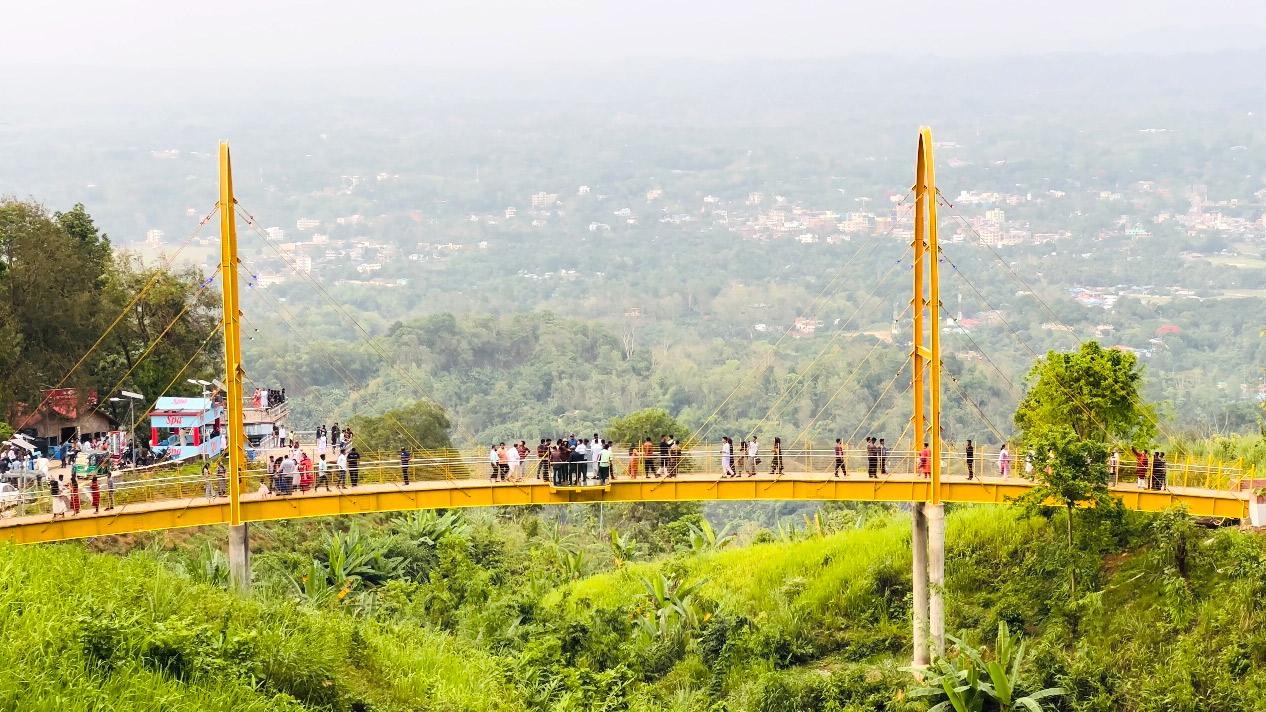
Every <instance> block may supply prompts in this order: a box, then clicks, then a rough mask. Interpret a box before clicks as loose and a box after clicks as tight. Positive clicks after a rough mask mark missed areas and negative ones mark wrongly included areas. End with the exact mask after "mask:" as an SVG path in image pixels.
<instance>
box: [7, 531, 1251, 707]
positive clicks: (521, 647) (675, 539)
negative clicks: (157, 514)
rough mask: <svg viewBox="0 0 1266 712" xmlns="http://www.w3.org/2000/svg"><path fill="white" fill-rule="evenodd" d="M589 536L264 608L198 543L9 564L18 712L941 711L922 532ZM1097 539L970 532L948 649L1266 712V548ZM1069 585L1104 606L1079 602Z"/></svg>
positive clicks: (297, 587) (372, 576)
mask: <svg viewBox="0 0 1266 712" xmlns="http://www.w3.org/2000/svg"><path fill="white" fill-rule="evenodd" d="M590 513H592V510H584V509H582V508H577V509H574V510H571V511H568V512H565V513H564V514H565V516H564V517H563V520H561V521H560V520H556V519H555V516H556V515H557V514H558V513H557V512H555V511H553V510H545V511H542V512H532V511H529V510H516V511H514V512H503V513H498V514H495V515H494V514H493V513H492V512H491V511H489V512H483V513H479V512H475V513H470V514H468V515H445V516H435V515H431V514H418V515H410V516H408V517H400V518H397V519H395V520H387V519H385V518H376V519H370V520H362V522H361V524H360V525H358V526H357V527H356V528H355V529H353V530H348V531H336V532H329V531H327V530H325V529H324V527H327V526H330V523H313V522H306V523H294V524H283V525H277V526H275V527H274V528H271V529H264V530H262V531H261V532H259V533H258V534H257V545H258V549H259V550H260V553H259V555H258V557H257V561H256V577H257V581H258V583H257V587H256V594H255V595H254V597H253V598H252V599H250V600H242V599H239V598H237V597H235V596H232V595H230V594H228V593H227V592H225V591H223V590H222V589H221V588H219V587H218V586H216V585H215V582H217V581H222V580H223V571H222V566H221V563H222V562H220V561H219V559H218V557H217V556H215V555H213V554H209V553H208V552H207V551H200V550H199V548H198V546H197V541H196V539H197V537H195V539H194V540H192V541H186V542H183V543H181V544H179V545H176V546H175V547H174V548H170V549H169V550H167V551H160V550H158V549H157V548H154V547H149V548H146V549H141V550H138V551H135V552H134V553H132V554H129V555H127V556H122V557H120V556H115V555H110V554H90V553H87V552H85V551H84V549H83V548H82V547H80V546H77V545H61V546H50V547H28V548H13V547H5V548H3V550H0V608H2V611H3V612H2V615H0V669H3V670H5V671H6V674H5V675H3V676H0V709H21V710H44V709H47V710H67V709H94V710H96V709H100V710H182V709H187V710H216V709H224V710H228V709H233V710H291V709H313V710H382V711H386V710H432V709H433V710H519V709H524V710H529V709H536V710H624V709H628V710H648V711H649V710H683V711H684V710H710V711H711V710H733V711H735V712H737V711H739V710H751V711H753V712H757V711H759V712H765V711H769V712H773V711H775V710H779V711H783V710H805V711H808V710H859V711H860V710H877V709H879V710H918V709H923V708H925V707H926V704H925V703H923V702H922V701H911V700H909V699H908V698H907V697H906V688H907V687H908V685H909V684H910V680H909V675H908V673H906V672H905V671H904V669H903V666H904V665H905V664H906V661H907V659H908V655H909V652H908V646H909V622H908V620H909V605H910V603H909V596H910V574H909V566H910V554H909V527H908V521H907V518H906V515H905V514H903V513H899V512H897V513H885V512H883V511H880V510H875V509H871V510H866V511H859V510H854V509H845V508H840V509H836V510H835V511H828V512H826V513H825V514H824V516H822V517H821V518H819V519H816V520H811V521H810V526H809V527H807V528H806V530H805V531H803V532H801V533H798V534H794V535H786V534H784V535H783V536H782V537H781V538H779V537H778V536H777V535H774V534H772V533H770V532H767V531H765V532H760V533H757V534H756V535H755V536H753V537H751V538H752V539H753V542H751V543H748V544H746V545H743V546H739V545H738V544H731V545H728V546H727V545H726V542H727V534H726V533H724V532H714V531H711V529H710V528H709V527H707V526H704V525H703V524H702V521H701V520H700V519H699V517H698V516H697V514H690V513H686V514H685V516H681V515H682V513H681V512H675V513H671V516H668V517H667V519H666V520H665V521H659V522H656V521H654V520H653V519H646V517H648V516H649V514H648V513H647V512H646V511H639V510H638V509H637V508H628V509H626V510H619V511H615V512H608V517H610V520H614V521H615V522H616V523H617V524H618V525H619V526H620V527H621V529H622V531H624V532H625V533H624V534H623V535H622V536H617V537H616V538H615V539H614V540H613V539H612V538H611V536H610V534H609V533H608V532H606V531H599V530H597V528H596V527H595V526H594V524H593V522H592V520H591V519H589V518H588V517H587V515H588V514H590ZM1057 516H1062V515H1057ZM1079 516H1080V517H1082V518H1083V521H1082V522H1081V523H1080V526H1079V530H1078V531H1079V535H1078V536H1079V539H1078V542H1077V551H1076V552H1073V553H1070V552H1069V551H1068V549H1067V547H1066V544H1065V542H1064V541H1063V537H1064V535H1065V534H1064V527H1063V525H1062V523H1061V522H1059V521H1054V522H1051V521H1047V520H1046V519H1044V518H1042V517H1040V516H1037V517H1034V516H1028V515H1026V514H1024V513H1022V512H1020V511H1018V510H1012V509H1000V508H984V507H982V508H965V509H959V510H957V511H954V512H952V513H951V516H950V517H949V520H948V537H949V550H948V559H947V574H948V576H947V586H946V588H947V591H946V599H947V608H948V613H949V628H950V629H951V630H952V631H962V632H963V634H964V635H965V636H966V638H967V639H968V640H970V641H972V642H975V643H980V642H989V641H992V639H993V633H994V631H995V630H996V627H997V625H998V623H999V622H1001V621H1005V622H1007V623H1008V624H1010V625H1011V627H1012V628H1013V629H1015V630H1018V631H1021V632H1022V633H1023V634H1024V635H1025V636H1026V638H1027V639H1028V647H1029V650H1030V652H1031V654H1030V658H1029V663H1028V664H1026V665H1025V667H1024V669H1023V675H1022V679H1023V681H1024V683H1025V685H1026V686H1028V687H1029V688H1030V689H1036V688H1037V687H1039V686H1041V687H1045V686H1051V685H1061V686H1064V687H1066V688H1067V689H1068V690H1069V691H1070V695H1069V696H1068V697H1067V698H1065V699H1064V700H1062V701H1060V702H1058V703H1057V704H1058V705H1059V706H1058V709H1068V710H1127V711H1139V712H1141V711H1144V710H1146V711H1149V712H1150V711H1157V712H1159V711H1160V710H1192V711H1193V712H1194V711H1195V710H1257V709H1262V703H1261V702H1260V700H1262V699H1266V665H1264V663H1266V631H1263V625H1262V623H1263V613H1262V611H1263V601H1264V600H1266V546H1263V542H1262V540H1261V538H1260V537H1259V536H1257V535H1255V534H1252V533H1246V532H1240V531H1236V530H1218V531H1213V530H1206V529H1200V528H1196V527H1195V526H1194V525H1192V523H1191V522H1189V521H1188V520H1186V519H1185V518H1184V517H1180V516H1176V515H1165V516H1162V517H1143V516H1136V515H1129V514H1126V513H1123V512H1119V511H1118V512H1100V513H1094V512H1086V513H1082V514H1080V515H1079ZM639 518H641V519H639ZM610 520H609V521H610ZM335 524H337V525H340V526H347V524H348V521H347V520H341V521H340V522H337V523H335ZM212 535H214V532H208V533H207V534H206V536H208V537H209V536H212ZM656 552H660V553H656ZM1068 566H1075V567H1077V569H1078V572H1079V577H1080V582H1081V584H1080V586H1081V590H1084V591H1089V592H1090V593H1089V594H1087V595H1084V596H1079V597H1078V598H1077V599H1076V600H1073V601H1069V600H1068V598H1067V582H1066V581H1067V578H1066V576H1067V567H1068ZM207 582H210V583H207Z"/></svg>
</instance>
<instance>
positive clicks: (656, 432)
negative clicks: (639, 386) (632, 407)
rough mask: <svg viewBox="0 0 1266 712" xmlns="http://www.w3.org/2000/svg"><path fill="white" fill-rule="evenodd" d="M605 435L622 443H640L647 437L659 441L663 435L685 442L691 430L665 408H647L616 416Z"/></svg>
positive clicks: (614, 441) (615, 441)
mask: <svg viewBox="0 0 1266 712" xmlns="http://www.w3.org/2000/svg"><path fill="white" fill-rule="evenodd" d="M604 435H605V437H606V438H607V439H609V440H610V441H611V442H613V443H618V444H621V445H629V444H632V443H640V442H642V441H643V440H645V439H646V438H650V439H651V440H654V441H655V442H657V443H658V442H659V436H661V435H667V436H668V437H670V438H674V439H676V440H678V441H681V442H685V440H686V438H688V437H690V430H689V429H687V428H686V426H684V425H682V424H681V423H679V422H678V421H677V419H676V418H674V417H673V416H671V415H669V413H668V411H666V410H664V409H663V408H646V409H643V410H639V411H635V412H633V413H629V414H628V415H626V416H624V417H621V418H615V419H614V420H612V421H611V423H610V425H608V426H607V429H606V432H605V433H604Z"/></svg>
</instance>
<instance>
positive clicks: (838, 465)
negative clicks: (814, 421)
mask: <svg viewBox="0 0 1266 712" xmlns="http://www.w3.org/2000/svg"><path fill="white" fill-rule="evenodd" d="M834 476H836V477H841V476H843V477H848V467H846V466H845V465H844V440H843V439H842V438H836V439H835V472H834Z"/></svg>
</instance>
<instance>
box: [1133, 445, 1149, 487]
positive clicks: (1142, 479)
mask: <svg viewBox="0 0 1266 712" xmlns="http://www.w3.org/2000/svg"><path fill="white" fill-rule="evenodd" d="M1130 452H1132V453H1134V476H1135V477H1136V478H1137V479H1138V486H1139V489H1147V485H1148V479H1149V477H1148V476H1149V475H1150V474H1151V473H1150V471H1149V470H1148V467H1147V451H1146V450H1144V451H1142V452H1139V451H1138V450H1136V449H1135V448H1134V447H1131V448H1130Z"/></svg>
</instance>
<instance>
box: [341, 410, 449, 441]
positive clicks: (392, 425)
mask: <svg viewBox="0 0 1266 712" xmlns="http://www.w3.org/2000/svg"><path fill="white" fill-rule="evenodd" d="M348 425H349V427H351V429H352V432H354V433H355V434H356V436H355V437H356V444H357V445H358V446H359V447H360V448H361V449H363V450H394V449H396V448H398V447H401V446H403V445H407V446H409V447H410V448H416V447H418V446H419V445H421V446H422V447H424V448H427V449H433V450H434V449H440V448H447V447H452V446H453V442H452V439H451V438H450V436H449V427H450V424H449V421H448V416H447V415H446V414H445V413H444V409H443V408H441V407H440V406H439V405H438V404H436V403H433V402H431V401H429V400H420V401H418V402H416V403H414V404H413V405H409V406H405V407H403V408H396V409H395V410H389V411H387V412H385V413H382V414H381V415H357V416H353V417H352V419H351V420H350V421H348Z"/></svg>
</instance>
